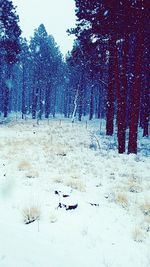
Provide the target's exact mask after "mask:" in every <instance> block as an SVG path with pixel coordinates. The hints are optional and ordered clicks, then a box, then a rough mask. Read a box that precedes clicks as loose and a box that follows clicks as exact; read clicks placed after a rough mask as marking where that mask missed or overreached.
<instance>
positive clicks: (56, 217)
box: [0, 119, 150, 267]
mask: <svg viewBox="0 0 150 267" xmlns="http://www.w3.org/2000/svg"><path fill="white" fill-rule="evenodd" d="M143 140H144V139H143ZM139 142H140V147H146V146H147V144H148V141H147V140H146V139H145V141H143V142H144V143H142V141H139ZM115 144H116V139H115V138H114V137H106V136H105V135H104V123H103V122H101V123H100V122H99V121H98V120H94V121H93V122H89V121H88V122H87V123H86V122H85V121H83V122H81V123H79V122H74V123H71V119H70V120H65V119H61V120H60V119H50V120H49V121H46V120H43V121H40V122H39V125H38V124H36V121H33V120H31V119H28V120H26V121H23V120H22V121H21V120H18V121H11V122H9V123H8V124H1V125H0V212H1V216H0V267H33V266H34V267H70V266H71V267H83V266H84V267H92V266H93V267H148V266H150V254H149V248H150V232H149V230H150V160H149V158H148V155H147V154H148V153H147V152H144V153H143V152H142V151H144V150H140V151H139V154H138V155H137V156H136V155H119V154H118V152H117V149H116V146H115ZM144 145H145V146H144ZM145 151H146V150H145ZM56 191H57V193H59V194H56ZM64 194H65V195H67V197H63V195H64ZM59 203H61V204H63V205H65V206H63V207H62V208H59V207H58V205H59ZM75 204H78V206H77V208H76V209H72V210H66V208H65V207H70V205H75ZM148 208H149V210H148ZM29 209H31V210H34V211H33V213H34V214H33V215H34V216H35V217H36V215H38V216H37V217H38V218H37V220H35V221H34V222H32V223H30V224H25V222H24V219H25V214H24V213H25V211H27V210H29Z"/></svg>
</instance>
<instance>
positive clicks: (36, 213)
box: [22, 206, 41, 224]
mask: <svg viewBox="0 0 150 267" xmlns="http://www.w3.org/2000/svg"><path fill="white" fill-rule="evenodd" d="M22 214H23V219H24V223H25V224H28V223H31V222H34V221H35V220H39V219H40V215H41V210H40V208H39V207H37V206H31V207H29V208H24V209H23V210H22Z"/></svg>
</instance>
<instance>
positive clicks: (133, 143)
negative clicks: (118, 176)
mask: <svg viewBox="0 0 150 267" xmlns="http://www.w3.org/2000/svg"><path fill="white" fill-rule="evenodd" d="M140 22H141V23H140V27H139V29H138V32H137V34H136V52H135V58H136V63H135V68H134V69H135V73H134V77H135V80H134V82H133V88H132V99H131V116H130V125H129V143H128V153H134V154H137V132H138V120H139V112H140V96H141V71H142V67H141V66H142V57H143V45H144V38H143V27H142V26H143V23H142V21H140Z"/></svg>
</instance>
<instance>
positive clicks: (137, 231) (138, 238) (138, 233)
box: [132, 227, 145, 242]
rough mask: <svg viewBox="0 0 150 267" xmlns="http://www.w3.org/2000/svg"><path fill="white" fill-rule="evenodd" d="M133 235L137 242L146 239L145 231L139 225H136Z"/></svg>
mask: <svg viewBox="0 0 150 267" xmlns="http://www.w3.org/2000/svg"><path fill="white" fill-rule="evenodd" d="M132 237H133V240H134V241H135V242H143V241H144V239H145V233H144V231H142V230H141V229H140V228H139V227H135V228H134V230H133V232H132Z"/></svg>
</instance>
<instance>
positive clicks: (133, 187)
mask: <svg viewBox="0 0 150 267" xmlns="http://www.w3.org/2000/svg"><path fill="white" fill-rule="evenodd" d="M127 188H128V190H129V192H132V193H140V192H142V187H141V186H140V185H139V184H138V183H137V182H136V181H135V180H129V181H128V184H127Z"/></svg>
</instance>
